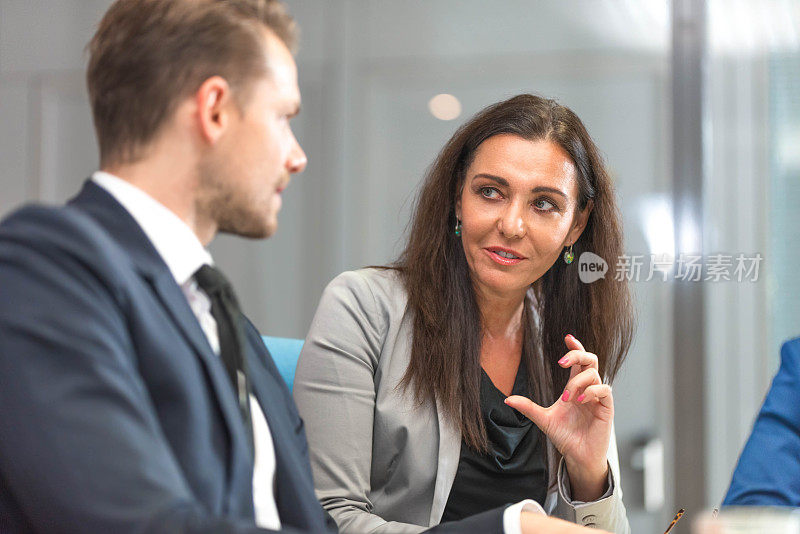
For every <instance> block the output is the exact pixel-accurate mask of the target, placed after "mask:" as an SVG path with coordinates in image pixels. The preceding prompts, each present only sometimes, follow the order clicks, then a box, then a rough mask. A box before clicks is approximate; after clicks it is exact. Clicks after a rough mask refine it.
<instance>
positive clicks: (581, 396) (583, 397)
mask: <svg viewBox="0 0 800 534" xmlns="http://www.w3.org/2000/svg"><path fill="white" fill-rule="evenodd" d="M585 398H586V395H584V394H583V393H581V394H580V395H579V396H578V402H583V399H585Z"/></svg>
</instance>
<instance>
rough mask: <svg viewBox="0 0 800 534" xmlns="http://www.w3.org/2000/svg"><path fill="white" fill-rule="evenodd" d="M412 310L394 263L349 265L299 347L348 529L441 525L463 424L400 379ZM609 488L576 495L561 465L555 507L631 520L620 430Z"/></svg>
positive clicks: (332, 508)
mask: <svg viewBox="0 0 800 534" xmlns="http://www.w3.org/2000/svg"><path fill="white" fill-rule="evenodd" d="M412 323H413V321H412V318H411V313H410V312H409V311H408V310H407V296H406V292H405V289H404V287H403V284H402V282H401V281H400V279H399V276H398V274H397V272H396V271H392V270H380V269H362V270H359V271H350V272H345V273H342V274H341V275H339V276H338V277H336V278H335V279H334V280H333V281H332V282H331V283H330V284H329V285H328V287H327V288H326V289H325V291H324V293H323V295H322V299H321V300H320V303H319V307H318V309H317V313H316V316H315V317H314V321H313V322H312V324H311V329H310V331H309V333H308V337H307V338H306V343H305V345H304V346H303V351H302V353H301V354H300V361H299V363H298V366H297V373H296V375H295V381H294V399H295V402H296V404H297V407H298V409H299V410H300V415H301V417H302V418H303V419H304V421H305V429H306V436H307V438H308V443H309V447H310V453H311V454H310V455H311V467H312V471H313V474H314V485H315V487H316V492H317V498H319V500H320V502H321V503H322V506H323V507H324V508H325V509H326V510H327V511H328V513H330V514H331V516H332V517H333V518H334V519H335V520H336V522H337V523H338V525H339V529H340V531H341V532H343V533H364V532H402V533H416V532H421V531H423V530H425V529H426V528H427V527H430V526H433V525H436V524H438V523H439V522H440V521H441V517H442V513H443V512H444V508H445V505H446V504H447V497H448V495H449V493H450V487H451V485H452V484H453V479H454V478H455V475H456V469H457V467H458V461H459V456H460V452H461V433H460V430H459V428H458V427H456V426H454V425H452V424H451V423H450V422H449V420H448V419H447V418H445V417H444V416H443V413H442V411H441V410H439V409H438V407H437V406H436V405H434V404H431V403H426V404H423V405H421V406H419V405H417V404H416V403H415V402H414V399H413V394H412V392H411V391H410V389H409V391H404V390H403V389H402V388H400V387H398V384H399V383H400V380H401V379H402V377H403V374H404V373H405V371H406V367H407V366H408V362H409V357H410V349H411V336H412ZM608 457H609V464H610V466H611V469H610V473H609V491H608V492H607V493H606V495H604V496H603V497H602V498H601V499H600V500H598V501H595V502H590V503H580V502H574V501H572V500H571V499H570V497H569V480H568V477H567V475H566V473H565V470H564V468H563V462H562V464H560V465H559V470H558V476H557V483H556V484H553V485H552V487H551V488H550V491H549V492H548V497H547V501H546V503H545V504H546V506H545V508H546V509H547V511H548V513H550V514H552V515H554V516H557V517H560V518H562V519H566V520H568V521H573V522H576V523H579V524H585V525H592V524H593V525H596V526H597V527H598V528H602V529H606V530H609V531H612V532H617V533H628V532H630V527H629V526H628V520H627V517H626V514H625V506H624V505H623V504H622V489H621V487H620V482H619V481H620V478H619V462H618V459H617V450H616V443H615V441H614V438H613V435H612V442H611V447H610V448H609V454H608Z"/></svg>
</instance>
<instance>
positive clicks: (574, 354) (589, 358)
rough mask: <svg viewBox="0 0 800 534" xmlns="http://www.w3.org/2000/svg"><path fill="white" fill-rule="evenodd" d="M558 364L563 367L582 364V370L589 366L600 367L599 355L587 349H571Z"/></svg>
mask: <svg viewBox="0 0 800 534" xmlns="http://www.w3.org/2000/svg"><path fill="white" fill-rule="evenodd" d="M558 365H560V366H561V367H565V368H566V367H572V366H573V365H580V366H581V371H583V370H585V369H586V368H589V367H594V368H595V369H598V368H599V364H598V360H597V355H596V354H592V353H591V352H586V351H585V350H577V349H576V350H571V351H569V352H568V353H566V354H565V355H564V357H563V358H561V359H560V360H558Z"/></svg>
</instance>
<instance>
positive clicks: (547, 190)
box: [472, 172, 567, 199]
mask: <svg viewBox="0 0 800 534" xmlns="http://www.w3.org/2000/svg"><path fill="white" fill-rule="evenodd" d="M476 178H488V179H489V180H492V181H494V182H497V183H498V184H500V185H502V186H505V187H508V180H506V179H505V178H503V177H501V176H495V175H494V174H487V173H485V172H482V173H478V174H476V175H475V176H473V177H472V179H473V180H475V179H476ZM531 192H532V193H553V194H556V195H561V196H562V197H564V198H565V199H566V198H567V194H566V193H564V192H563V191H562V190H560V189H556V188H555V187H547V186H544V185H539V186H536V187H534V188H533V189H531Z"/></svg>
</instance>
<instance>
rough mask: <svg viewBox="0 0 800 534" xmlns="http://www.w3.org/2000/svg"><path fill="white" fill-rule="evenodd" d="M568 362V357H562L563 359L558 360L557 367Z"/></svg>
mask: <svg viewBox="0 0 800 534" xmlns="http://www.w3.org/2000/svg"><path fill="white" fill-rule="evenodd" d="M568 361H569V357H568V356H564V357H563V358H561V359H560V360H558V365H566V364H567V362H568Z"/></svg>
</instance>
